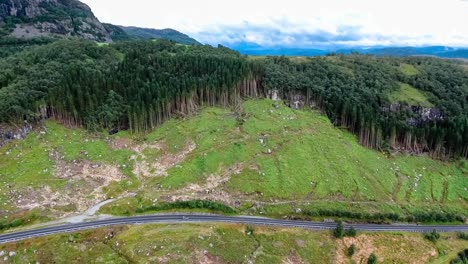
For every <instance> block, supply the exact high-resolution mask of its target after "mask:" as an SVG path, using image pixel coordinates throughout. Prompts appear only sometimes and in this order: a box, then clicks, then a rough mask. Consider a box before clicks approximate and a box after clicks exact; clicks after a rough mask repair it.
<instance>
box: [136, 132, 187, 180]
mask: <svg viewBox="0 0 468 264" xmlns="http://www.w3.org/2000/svg"><path fill="white" fill-rule="evenodd" d="M147 148H153V149H157V150H164V148H165V147H164V143H161V142H159V143H154V144H143V145H142V146H135V147H133V148H132V149H133V150H134V151H135V152H137V153H138V155H136V156H133V157H132V159H133V160H135V166H134V168H133V173H134V174H135V175H137V177H140V178H141V177H158V176H167V170H168V169H170V168H172V167H174V166H175V165H177V164H179V163H181V162H182V161H183V160H184V159H185V157H186V156H187V155H188V154H190V153H191V152H192V151H194V150H195V148H196V144H195V142H193V141H190V142H188V143H187V144H186V145H185V146H184V148H183V149H182V150H181V151H180V152H178V153H175V154H173V153H167V152H166V153H164V154H163V155H161V156H160V157H158V158H156V159H155V160H149V159H148V158H147V157H146V156H145V155H144V154H143V151H144V150H145V149H147Z"/></svg>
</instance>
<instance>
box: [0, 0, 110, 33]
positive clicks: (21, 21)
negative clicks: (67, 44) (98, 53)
mask: <svg viewBox="0 0 468 264" xmlns="http://www.w3.org/2000/svg"><path fill="white" fill-rule="evenodd" d="M0 26H1V28H2V30H1V32H0V33H1V35H3V36H9V37H15V38H34V37H41V36H59V37H63V36H70V37H71V36H76V37H80V38H84V39H90V40H95V41H100V42H104V41H106V42H110V41H111V37H110V34H109V33H108V32H107V30H106V29H105V28H104V26H103V25H102V24H101V22H99V20H98V19H97V18H96V17H95V16H94V14H93V12H92V11H91V9H90V8H89V7H88V6H87V5H86V4H83V3H81V2H80V1H77V0H0Z"/></svg>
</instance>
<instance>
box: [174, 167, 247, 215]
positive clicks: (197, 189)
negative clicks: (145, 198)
mask: <svg viewBox="0 0 468 264" xmlns="http://www.w3.org/2000/svg"><path fill="white" fill-rule="evenodd" d="M243 169H244V164H243V163H238V164H236V165H234V166H231V167H229V168H227V169H226V170H224V172H223V173H222V174H221V175H210V176H208V178H207V179H206V181H205V182H204V183H203V184H190V185H189V186H187V187H185V188H183V189H181V190H177V191H176V192H175V193H173V194H172V195H170V196H168V199H169V200H171V201H172V202H175V201H188V200H194V199H202V200H211V201H220V202H223V203H225V204H227V205H230V206H234V207H237V206H239V205H240V202H239V201H237V200H235V199H234V198H233V197H231V195H230V194H229V193H227V192H225V191H223V190H222V188H220V186H222V185H224V184H225V183H226V182H228V181H229V179H230V178H231V177H232V175H236V174H240V173H241V172H242V170H243Z"/></svg>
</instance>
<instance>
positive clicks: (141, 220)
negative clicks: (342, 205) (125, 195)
mask: <svg viewBox="0 0 468 264" xmlns="http://www.w3.org/2000/svg"><path fill="white" fill-rule="evenodd" d="M217 222H218V223H219V222H222V223H239V224H249V225H262V226H276V227H298V228H306V229H315V230H326V229H334V228H335V227H336V223H325V222H310V221H295V220H280V219H270V218H261V217H247V216H220V215H204V214H158V215H144V216H133V217H119V218H109V219H105V220H99V221H94V222H85V223H78V224H65V225H58V226H51V227H46V228H40V229H33V230H27V231H21V232H14V233H5V234H3V235H0V244H3V243H8V242H15V241H20V240H24V239H28V238H33V237H41V236H46V235H52V234H61V233H69V232H74V231H79V230H86V229H93V228H98V227H105V226H113V225H135V224H149V223H169V224H181V223H217ZM344 226H345V228H351V227H354V228H355V229H356V230H357V231H375V232H385V231H386V232H397V231H404V232H430V231H432V230H434V229H435V230H437V231H438V232H468V225H456V226H450V225H434V226H431V225H401V224H400V225H376V224H345V225H344Z"/></svg>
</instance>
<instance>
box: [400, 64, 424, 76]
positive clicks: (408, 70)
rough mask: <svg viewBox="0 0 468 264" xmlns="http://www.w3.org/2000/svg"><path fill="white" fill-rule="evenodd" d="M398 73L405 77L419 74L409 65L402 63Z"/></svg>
mask: <svg viewBox="0 0 468 264" xmlns="http://www.w3.org/2000/svg"><path fill="white" fill-rule="evenodd" d="M400 71H401V72H402V73H403V74H405V75H406V76H414V75H418V74H419V73H420V72H419V71H418V69H416V67H414V66H413V65H411V64H406V63H403V64H401V65H400Z"/></svg>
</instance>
